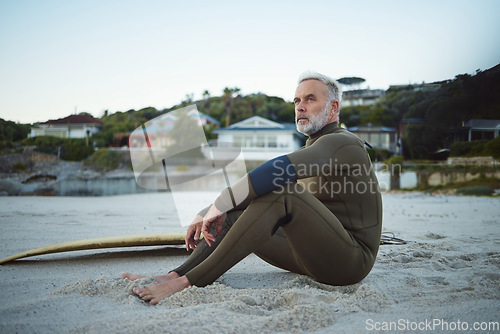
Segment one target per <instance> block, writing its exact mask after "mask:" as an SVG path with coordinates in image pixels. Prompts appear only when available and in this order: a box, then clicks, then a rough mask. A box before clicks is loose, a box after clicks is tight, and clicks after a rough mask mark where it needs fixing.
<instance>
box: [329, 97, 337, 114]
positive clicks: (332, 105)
mask: <svg viewBox="0 0 500 334" xmlns="http://www.w3.org/2000/svg"><path fill="white" fill-rule="evenodd" d="M330 111H333V112H334V113H336V114H337V113H338V112H339V101H337V100H333V101H332V102H330Z"/></svg>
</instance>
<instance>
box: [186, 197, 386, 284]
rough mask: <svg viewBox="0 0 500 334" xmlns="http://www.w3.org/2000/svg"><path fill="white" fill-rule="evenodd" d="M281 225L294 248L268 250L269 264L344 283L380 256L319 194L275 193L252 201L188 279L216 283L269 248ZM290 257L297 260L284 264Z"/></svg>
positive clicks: (363, 272) (363, 273) (361, 274)
mask: <svg viewBox="0 0 500 334" xmlns="http://www.w3.org/2000/svg"><path fill="white" fill-rule="evenodd" d="M280 225H281V228H282V229H283V232H284V234H285V235H286V238H287V241H288V244H289V246H290V247H289V248H287V249H286V250H285V253H279V254H278V253H277V254H275V255H272V254H269V253H268V252H265V253H267V259H268V261H269V262H271V263H273V264H275V265H277V266H279V267H282V268H287V269H288V268H290V269H289V270H293V271H295V272H298V273H305V274H307V275H309V276H311V277H313V278H315V279H317V280H319V281H321V282H325V283H329V284H336V285H344V284H352V283H355V282H358V281H360V280H361V279H362V278H363V277H365V276H366V274H368V272H369V271H370V269H371V267H372V265H373V262H374V260H375V254H373V252H372V251H371V250H369V249H368V248H367V247H363V246H361V245H360V244H359V243H358V242H357V241H356V240H355V239H354V238H353V237H352V235H350V234H349V233H348V232H347V231H346V230H345V228H344V227H343V226H342V224H341V223H340V221H339V220H338V219H337V218H336V217H335V215H334V214H333V213H332V212H331V211H329V210H328V209H327V208H326V207H325V206H324V205H323V204H322V203H321V202H320V201H319V200H318V199H316V198H315V197H314V196H312V195H311V194H309V193H307V192H304V193H302V192H300V193H299V192H295V191H291V192H285V193H283V194H277V193H274V192H273V193H270V194H267V195H264V196H261V197H259V198H257V199H255V200H254V201H252V203H251V204H250V205H249V206H248V207H247V209H246V210H245V211H244V212H243V214H242V215H241V216H239V218H238V219H237V220H236V222H235V223H234V224H233V226H232V227H231V229H230V230H229V231H228V232H227V234H226V236H225V237H224V239H223V240H222V241H221V242H220V244H219V246H218V247H217V249H215V250H214V251H213V252H212V253H211V254H210V255H209V256H208V257H207V258H206V259H205V260H203V261H202V262H200V263H199V264H198V265H197V266H195V267H194V268H192V269H191V270H190V271H188V272H187V273H186V277H187V278H188V280H189V282H190V283H191V284H193V285H197V286H205V285H208V284H211V283H212V282H214V281H215V280H216V279H217V278H218V277H219V276H221V275H222V274H223V273H224V272H226V271H227V270H228V269H230V268H231V267H232V266H234V265H235V264H236V263H238V262H239V261H241V260H242V259H243V258H244V257H246V256H247V255H248V254H250V253H252V252H254V251H258V250H259V249H260V248H261V247H264V248H265V247H266V246H265V245H266V243H268V242H271V240H272V235H273V233H274V232H276V230H277V229H278V227H279V226H280ZM375 252H376V251H375ZM287 256H288V258H292V259H293V261H285V262H287V263H283V260H282V259H286V258H287ZM291 263H292V265H291Z"/></svg>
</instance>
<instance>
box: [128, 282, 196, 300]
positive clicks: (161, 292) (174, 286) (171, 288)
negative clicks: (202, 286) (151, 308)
mask: <svg viewBox="0 0 500 334" xmlns="http://www.w3.org/2000/svg"><path fill="white" fill-rule="evenodd" d="M190 286H191V283H189V280H188V279H187V277H186V276H181V277H179V278H176V279H173V280H168V281H166V282H162V283H158V284H154V285H150V286H147V287H145V288H142V289H138V288H134V289H133V290H132V291H134V293H135V294H136V295H137V296H138V297H139V298H141V299H142V300H145V301H149V303H150V304H151V305H156V304H158V303H159V302H160V301H162V300H163V299H165V298H168V297H170V296H172V295H173V294H174V293H177V292H180V291H182V290H184V289H185V288H188V287H190Z"/></svg>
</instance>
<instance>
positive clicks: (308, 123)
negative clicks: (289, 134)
mask: <svg viewBox="0 0 500 334" xmlns="http://www.w3.org/2000/svg"><path fill="white" fill-rule="evenodd" d="M327 97H328V91H327V87H326V85H325V84H324V83H323V82H321V81H319V80H306V81H303V82H302V83H301V84H300V85H299V86H298V87H297V89H296V90H295V98H294V100H293V101H294V104H295V123H296V125H297V131H299V132H301V133H303V134H305V135H312V134H314V133H316V132H318V131H319V130H321V128H323V127H324V126H325V125H326V124H328V123H331V122H334V121H335V118H334V117H335V110H332V108H333V106H332V103H328V104H327ZM337 105H338V103H337Z"/></svg>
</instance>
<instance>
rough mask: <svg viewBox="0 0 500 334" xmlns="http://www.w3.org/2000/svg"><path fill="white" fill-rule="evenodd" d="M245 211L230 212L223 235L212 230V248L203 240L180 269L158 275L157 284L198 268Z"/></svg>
mask: <svg viewBox="0 0 500 334" xmlns="http://www.w3.org/2000/svg"><path fill="white" fill-rule="evenodd" d="M242 212H243V210H238V211H237V210H235V211H230V212H228V213H227V216H226V220H225V221H224V223H223V226H222V234H221V235H218V234H217V233H216V231H215V226H213V228H212V234H213V235H215V236H216V241H215V242H214V243H213V244H212V247H210V246H208V244H207V242H206V241H205V239H201V240H200V243H199V244H198V246H197V247H196V249H195V250H194V251H193V252H192V253H191V254H190V255H189V257H188V258H187V260H186V261H185V262H184V263H183V264H181V265H180V266H179V267H177V268H175V269H173V270H171V271H170V272H168V273H167V274H164V275H158V276H153V278H154V280H155V281H156V282H157V283H163V282H166V281H169V280H172V279H175V278H179V277H180V276H183V275H185V274H186V273H187V272H188V271H190V270H191V269H193V268H194V267H196V266H197V265H198V264H200V263H201V262H202V261H203V260H205V259H206V258H207V257H208V256H209V255H210V254H212V252H213V251H214V250H215V248H217V246H218V245H219V243H220V242H221V240H222V239H223V238H224V236H225V235H226V233H227V231H229V229H230V228H231V226H232V225H233V224H234V222H235V221H236V220H237V219H238V217H239V216H240V215H241V214H242ZM121 277H122V278H128V279H129V280H131V281H135V280H137V279H140V278H144V277H147V276H144V275H137V274H131V273H128V272H126V273H122V274H121Z"/></svg>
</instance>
